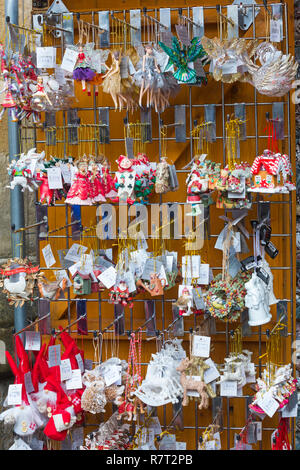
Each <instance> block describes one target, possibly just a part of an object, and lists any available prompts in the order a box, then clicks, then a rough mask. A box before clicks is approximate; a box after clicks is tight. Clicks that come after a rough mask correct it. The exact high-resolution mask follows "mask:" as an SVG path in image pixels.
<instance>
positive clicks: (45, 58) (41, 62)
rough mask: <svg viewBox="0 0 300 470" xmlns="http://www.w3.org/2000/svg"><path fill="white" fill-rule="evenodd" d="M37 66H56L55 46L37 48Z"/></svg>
mask: <svg viewBox="0 0 300 470" xmlns="http://www.w3.org/2000/svg"><path fill="white" fill-rule="evenodd" d="M36 66H37V68H38V69H53V68H55V66H56V48H55V47H37V48H36Z"/></svg>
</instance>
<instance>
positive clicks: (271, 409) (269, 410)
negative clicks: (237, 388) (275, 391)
mask: <svg viewBox="0 0 300 470" xmlns="http://www.w3.org/2000/svg"><path fill="white" fill-rule="evenodd" d="M257 404H258V406H259V407H260V408H261V409H262V410H263V411H264V412H265V413H266V415H268V416H269V417H270V418H272V416H274V414H275V413H276V411H277V410H278V408H279V403H278V402H277V401H276V400H275V399H274V398H273V397H272V393H271V392H267V393H265V394H264V396H263V398H261V399H260V400H258V402H257Z"/></svg>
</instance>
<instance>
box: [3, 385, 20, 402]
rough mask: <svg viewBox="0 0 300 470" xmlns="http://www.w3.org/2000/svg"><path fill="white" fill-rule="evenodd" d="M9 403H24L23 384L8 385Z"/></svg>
mask: <svg viewBox="0 0 300 470" xmlns="http://www.w3.org/2000/svg"><path fill="white" fill-rule="evenodd" d="M7 404H8V405H21V404H22V384H12V385H9V387H8V394H7Z"/></svg>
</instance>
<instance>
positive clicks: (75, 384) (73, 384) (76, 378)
mask: <svg viewBox="0 0 300 470" xmlns="http://www.w3.org/2000/svg"><path fill="white" fill-rule="evenodd" d="M77 388H82V378H81V370H80V369H73V370H72V377H71V379H69V380H67V381H66V389H67V390H75V389H77Z"/></svg>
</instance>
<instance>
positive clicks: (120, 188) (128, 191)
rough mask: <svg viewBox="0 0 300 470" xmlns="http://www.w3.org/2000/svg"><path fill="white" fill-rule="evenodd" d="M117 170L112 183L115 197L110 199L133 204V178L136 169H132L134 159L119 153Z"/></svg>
mask: <svg viewBox="0 0 300 470" xmlns="http://www.w3.org/2000/svg"><path fill="white" fill-rule="evenodd" d="M116 162H117V164H118V171H117V172H116V175H115V178H114V183H115V189H116V190H117V193H118V196H117V198H114V199H111V200H112V202H119V201H120V202H126V203H127V204H133V203H134V201H135V193H134V186H135V178H136V171H135V170H134V160H133V159H132V160H131V159H130V158H128V157H127V156H125V155H120V157H119V158H118V160H116Z"/></svg>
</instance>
